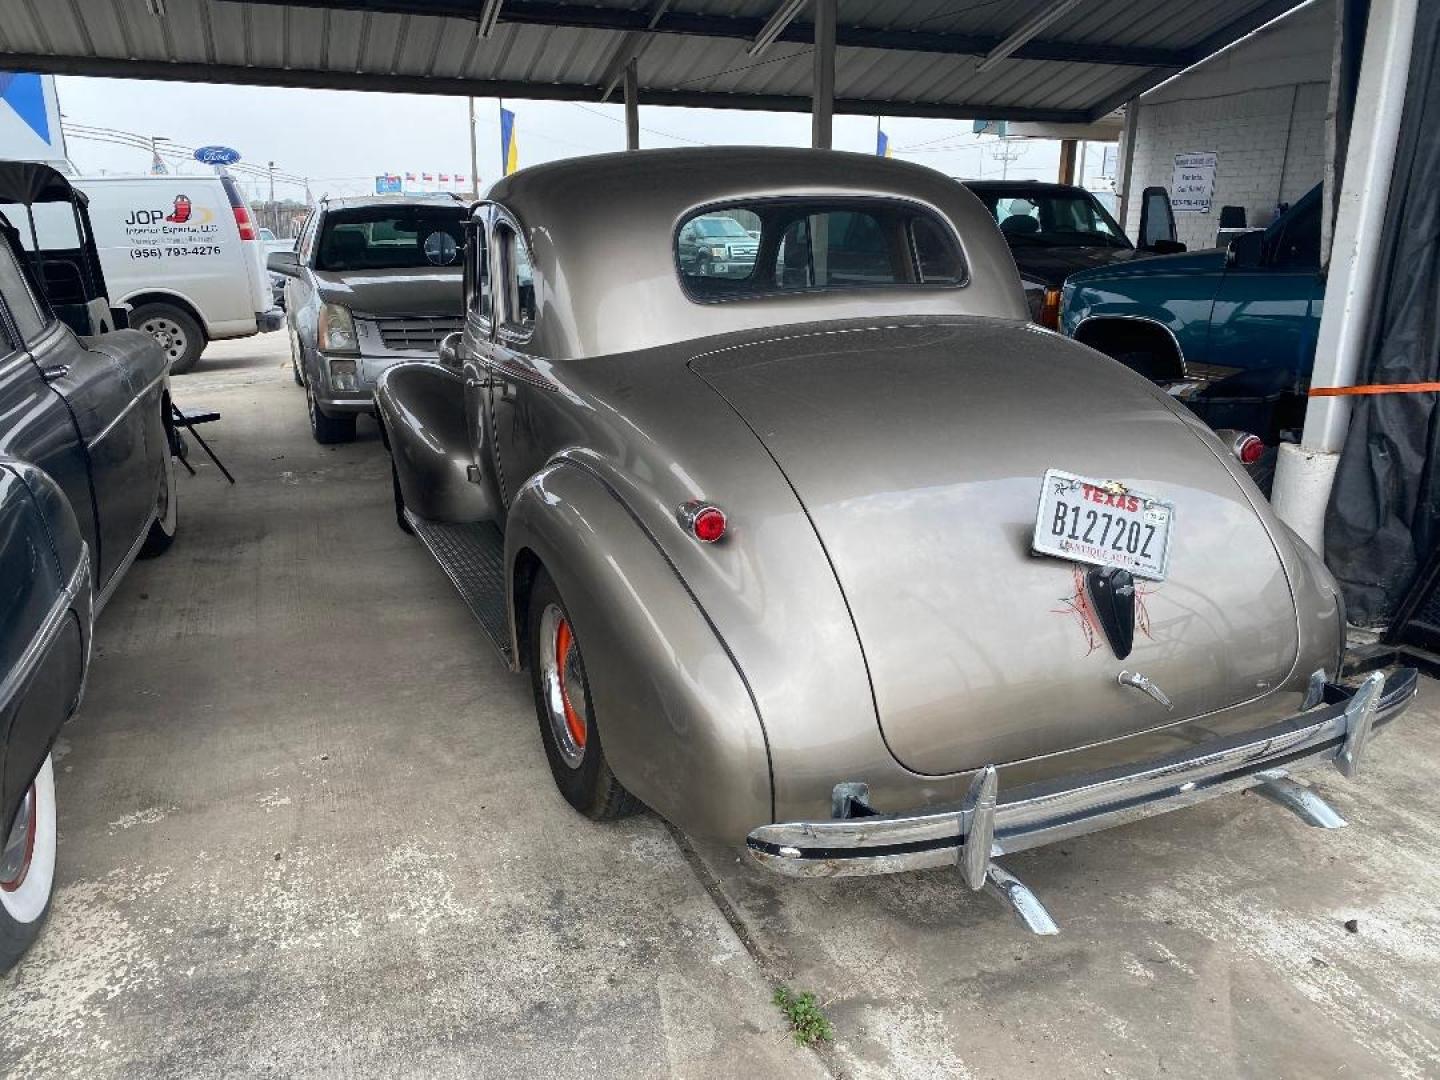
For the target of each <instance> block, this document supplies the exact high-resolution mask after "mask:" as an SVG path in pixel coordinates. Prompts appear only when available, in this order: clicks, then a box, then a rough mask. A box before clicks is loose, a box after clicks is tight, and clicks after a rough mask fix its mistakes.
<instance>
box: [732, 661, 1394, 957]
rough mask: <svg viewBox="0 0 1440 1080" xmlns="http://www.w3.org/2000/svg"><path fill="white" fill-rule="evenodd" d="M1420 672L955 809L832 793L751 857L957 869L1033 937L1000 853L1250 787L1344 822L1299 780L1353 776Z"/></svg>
mask: <svg viewBox="0 0 1440 1080" xmlns="http://www.w3.org/2000/svg"><path fill="white" fill-rule="evenodd" d="M1418 685H1419V682H1418V677H1417V675H1416V672H1415V671H1414V669H1411V668H1402V669H1399V670H1396V671H1393V672H1391V674H1390V675H1389V677H1388V678H1387V677H1386V676H1385V675H1384V674H1383V673H1381V672H1375V673H1374V674H1371V675H1369V676H1367V677H1366V678H1365V680H1364V681H1363V682H1361V683H1360V685H1359V686H1358V687H1355V688H1351V687H1345V686H1339V685H1337V684H1335V683H1331V682H1327V681H1326V678H1325V675H1324V673H1323V672H1316V673H1315V675H1313V676H1312V677H1311V683H1310V690H1309V693H1308V694H1307V695H1306V699H1305V703H1304V706H1303V707H1302V708H1301V711H1300V712H1298V713H1296V714H1295V715H1294V716H1291V717H1289V718H1288V719H1285V720H1282V721H1279V722H1278V723H1275V724H1271V725H1270V726H1268V727H1264V728H1261V729H1259V730H1256V731H1248V732H1243V733H1241V734H1238V735H1232V736H1225V737H1222V738H1217V739H1213V740H1210V741H1207V742H1204V743H1200V744H1197V745H1196V746H1195V747H1194V748H1190V749H1185V750H1181V751H1177V752H1176V753H1173V754H1168V755H1165V756H1163V757H1159V758H1155V759H1153V760H1151V761H1146V762H1140V763H1138V764H1131V765H1124V766H1120V767H1117V768H1113V769H1106V770H1103V771H1100V772H1095V773H1089V774H1086V775H1081V776H1068V777H1062V778H1060V779H1057V780H1051V781H1045V782H1042V783H1037V784H1028V785H1025V786H1023V787H1017V788H1015V789H1014V790H1012V791H1008V792H1006V793H1004V795H1001V794H1000V792H999V779H998V772H997V770H996V768H995V767H994V766H993V765H990V766H986V767H985V768H983V769H981V770H980V771H979V772H977V773H976V774H975V777H974V779H973V780H972V782H971V785H970V790H969V792H968V793H967V794H966V797H965V798H964V800H963V801H961V802H960V803H959V804H952V805H950V806H939V807H933V808H927V809H925V810H924V811H923V812H910V813H898V814H882V813H877V812H876V811H875V810H874V809H873V808H872V807H871V806H870V805H869V791H868V788H867V787H866V785H864V784H856V783H846V784H839V785H836V788H835V792H834V800H833V802H834V806H833V814H834V816H833V817H832V818H831V819H830V820H828V821H795V822H780V823H776V824H773V825H762V826H760V827H759V828H757V829H755V830H754V831H753V832H751V833H750V835H749V837H747V838H746V846H747V848H748V850H749V852H750V855H751V857H752V858H753V859H754V860H755V861H757V862H759V863H760V864H761V865H762V866H765V867H766V868H768V869H770V870H773V871H775V872H777V873H780V874H784V875H787V876H789V877H844V876H851V875H861V874H885V873H896V872H900V871H907V870H920V869H924V868H928V867H938V866H957V867H958V868H959V869H960V872H961V876H962V877H963V878H964V880H965V883H966V885H968V886H969V887H970V888H971V889H981V888H985V887H987V886H988V887H989V888H990V889H991V890H992V891H994V892H997V893H998V894H999V895H1000V896H1001V897H1002V898H1003V899H1004V900H1006V902H1008V903H1009V904H1010V905H1011V907H1012V908H1013V909H1014V910H1015V912H1016V914H1018V915H1019V916H1020V918H1021V919H1022V921H1024V922H1025V923H1026V925H1027V926H1029V927H1030V929H1031V930H1033V931H1035V932H1036V933H1042V934H1053V933H1056V932H1057V930H1056V928H1055V924H1054V922H1053V920H1051V919H1050V916H1049V914H1048V913H1047V912H1046V911H1045V908H1044V906H1043V905H1042V904H1040V902H1039V901H1038V900H1037V899H1036V898H1035V896H1034V894H1033V893H1031V892H1030V890H1029V889H1027V888H1026V887H1025V886H1024V884H1022V883H1021V882H1020V881H1018V880H1016V879H1015V878H1014V877H1013V876H1012V875H1010V874H1009V873H1007V872H1006V871H1004V870H1002V869H1001V868H1000V867H999V866H997V865H996V864H995V862H994V861H993V860H994V859H995V858H996V857H997V856H1001V855H1008V854H1012V853H1014V852H1017V851H1025V850H1027V849H1028V848H1033V847H1039V846H1041V845H1042V844H1049V843H1054V842H1055V841H1057V840H1064V839H1068V838H1069V837H1073V836H1080V835H1083V834H1084V833H1089V832H1095V831H1097V830H1099V829H1106V828H1110V827H1111V826H1114V825H1121V824H1124V823H1126V822H1129V821H1135V820H1138V819H1140V818H1146V817H1151V816H1153V815H1155V814H1161V813H1165V812H1167V811H1170V810H1177V809H1179V808H1180V807H1183V806H1191V805H1194V804H1195V803H1199V802H1204V801H1205V800H1207V799H1212V798H1215V797H1216V796H1219V795H1226V794H1229V793H1231V792H1235V791H1243V790H1245V789H1247V788H1257V789H1259V793H1260V794H1262V795H1264V796H1266V797H1267V798H1269V799H1271V800H1272V801H1274V802H1276V803H1278V804H1279V805H1282V806H1285V807H1286V808H1288V809H1290V810H1293V811H1294V812H1295V813H1297V814H1298V815H1299V816H1300V817H1301V818H1302V819H1303V820H1304V821H1305V822H1306V823H1307V824H1310V825H1315V826H1318V827H1321V828H1340V827H1342V826H1344V824H1345V821H1344V819H1343V818H1341V817H1340V815H1339V814H1337V813H1336V812H1335V811H1334V810H1333V809H1332V808H1331V807H1330V806H1329V805H1328V804H1327V803H1326V802H1325V801H1324V799H1322V798H1321V797H1320V795H1319V794H1318V793H1317V792H1316V791H1315V790H1314V789H1313V788H1310V787H1307V786H1305V785H1302V784H1299V783H1296V782H1295V781H1294V780H1293V779H1291V774H1292V773H1296V772H1299V771H1301V770H1303V769H1307V768H1312V767H1314V766H1316V765H1320V764H1324V763H1326V762H1329V763H1331V764H1333V765H1334V766H1335V767H1336V768H1337V769H1338V770H1339V771H1340V772H1341V773H1342V774H1343V775H1344V776H1347V777H1353V776H1354V775H1355V772H1356V768H1357V766H1358V764H1359V760H1360V755H1361V753H1362V752H1363V750H1364V749H1365V746H1366V743H1367V742H1368V740H1369V738H1370V736H1371V734H1372V733H1373V731H1374V730H1375V729H1377V728H1380V727H1383V726H1384V725H1385V724H1388V723H1389V722H1390V721H1391V720H1393V719H1395V718H1396V717H1397V716H1399V715H1400V714H1401V713H1402V712H1404V711H1405V709H1406V708H1407V707H1408V706H1409V704H1410V701H1411V699H1412V698H1414V696H1415V693H1416V691H1417V689H1418Z"/></svg>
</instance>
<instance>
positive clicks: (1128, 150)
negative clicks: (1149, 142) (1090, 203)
mask: <svg viewBox="0 0 1440 1080" xmlns="http://www.w3.org/2000/svg"><path fill="white" fill-rule="evenodd" d="M1139 124H1140V99H1139V98H1138V97H1133V98H1131V99H1130V100H1129V101H1127V102H1126V103H1125V128H1124V130H1122V131H1121V133H1120V151H1121V153H1122V154H1123V155H1124V160H1123V161H1121V163H1120V208H1119V209H1120V228H1122V229H1124V230H1126V232H1127V233H1128V232H1129V229H1130V223H1129V222H1128V221H1127V220H1126V218H1128V217H1129V216H1130V177H1131V176H1132V175H1133V173H1134V169H1133V166H1134V164H1135V133H1136V128H1137V127H1138V126H1139Z"/></svg>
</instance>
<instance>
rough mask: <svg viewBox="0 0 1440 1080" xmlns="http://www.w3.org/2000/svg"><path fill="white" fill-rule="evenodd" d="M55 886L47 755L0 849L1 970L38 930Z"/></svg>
mask: <svg viewBox="0 0 1440 1080" xmlns="http://www.w3.org/2000/svg"><path fill="white" fill-rule="evenodd" d="M54 886H55V768H54V765H53V763H52V759H51V756H50V755H46V758H45V763H44V764H43V765H41V766H40V771H39V772H38V773H37V774H36V775H35V779H34V780H33V781H32V782H31V784H30V790H29V791H28V792H26V794H25V798H24V800H23V801H22V802H21V804H20V810H19V812H18V813H17V814H16V815H15V822H14V824H13V825H12V826H11V828H10V832H9V835H8V836H6V838H5V847H4V850H3V853H0V971H8V970H10V968H12V967H14V966H15V962H16V961H17V960H19V959H20V957H21V955H22V954H23V953H24V952H25V950H26V949H28V948H29V947H30V944H31V942H33V941H34V940H35V938H36V937H38V936H39V934H40V928H41V926H43V925H44V923H45V917H46V916H47V915H48V914H49V913H50V897H51V894H52V893H53V891H54Z"/></svg>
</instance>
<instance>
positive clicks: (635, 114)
mask: <svg viewBox="0 0 1440 1080" xmlns="http://www.w3.org/2000/svg"><path fill="white" fill-rule="evenodd" d="M637 68H638V61H636V60H635V59H634V58H632V59H631V60H630V63H628V64H626V65H625V149H626V150H639V149H640V74H639V71H638V70H637Z"/></svg>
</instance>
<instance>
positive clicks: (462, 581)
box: [405, 510, 511, 664]
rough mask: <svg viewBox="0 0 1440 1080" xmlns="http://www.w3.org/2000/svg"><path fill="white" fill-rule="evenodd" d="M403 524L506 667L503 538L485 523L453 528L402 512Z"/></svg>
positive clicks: (507, 623) (507, 630)
mask: <svg viewBox="0 0 1440 1080" xmlns="http://www.w3.org/2000/svg"><path fill="white" fill-rule="evenodd" d="M405 520H406V521H408V522H409V523H410V527H411V528H412V529H414V530H415V535H416V536H418V537H419V538H420V541H421V543H423V544H424V545H425V546H426V548H428V549H429V551H430V554H431V555H433V556H435V561H436V562H438V563H439V564H440V569H442V570H444V571H445V576H446V577H448V578H449V579H450V581H451V583H452V584H454V586H455V588H456V590H458V591H459V593H460V598H461V599H462V600H464V601H465V606H466V607H468V608H469V609H470V613H471V614H472V615H474V616H475V618H476V620H477V621H478V622H479V623H480V625H481V626H482V627H483V628H484V630H485V633H486V635H487V636H488V637H489V638H490V640H491V641H492V642H493V643H494V645H495V648H497V649H499V650H500V655H501V657H502V658H503V659H504V660H505V662H506V663H507V664H508V663H510V661H511V656H510V652H511V650H510V621H509V619H508V617H507V616H506V611H505V538H504V537H503V536H502V535H501V534H500V530H499V529H497V528H496V527H495V526H494V525H492V524H491V523H490V522H488V521H480V522H466V523H463V524H458V525H452V524H447V523H444V522H439V521H426V520H425V519H424V518H420V517H416V516H415V515H414V514H412V513H411V512H410V511H409V510H406V511H405Z"/></svg>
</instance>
